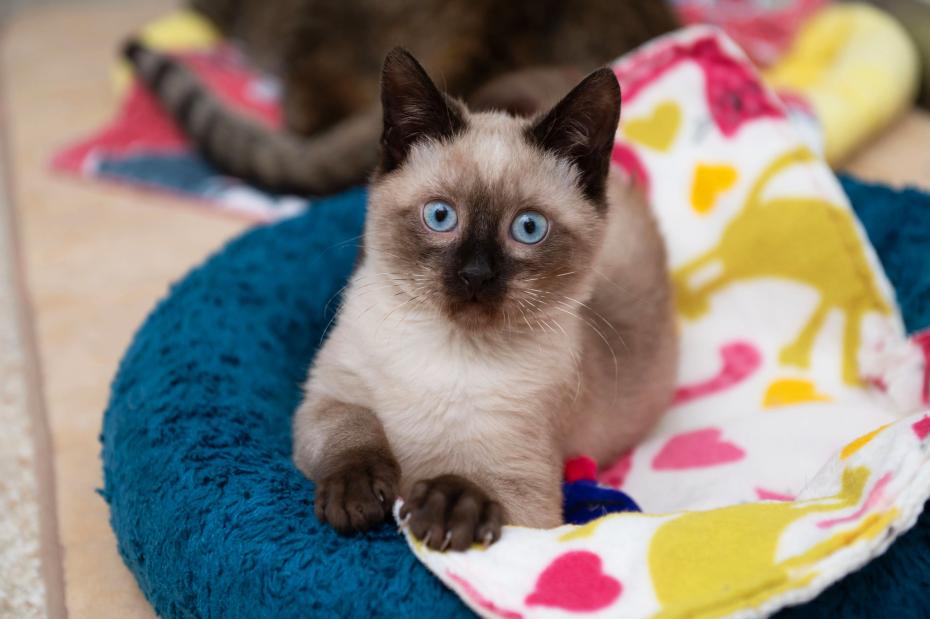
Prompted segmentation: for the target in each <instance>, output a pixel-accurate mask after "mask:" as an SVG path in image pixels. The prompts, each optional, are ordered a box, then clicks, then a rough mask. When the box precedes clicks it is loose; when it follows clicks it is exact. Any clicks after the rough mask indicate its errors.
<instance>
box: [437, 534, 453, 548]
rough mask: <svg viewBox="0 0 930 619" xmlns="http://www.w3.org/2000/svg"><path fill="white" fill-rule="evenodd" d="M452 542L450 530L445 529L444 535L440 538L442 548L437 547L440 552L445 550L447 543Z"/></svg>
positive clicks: (447, 546)
mask: <svg viewBox="0 0 930 619" xmlns="http://www.w3.org/2000/svg"><path fill="white" fill-rule="evenodd" d="M451 543H452V531H446V536H445V537H444V538H443V540H442V548H440V549H439V551H440V552H445V551H446V550H448V548H449V544H451Z"/></svg>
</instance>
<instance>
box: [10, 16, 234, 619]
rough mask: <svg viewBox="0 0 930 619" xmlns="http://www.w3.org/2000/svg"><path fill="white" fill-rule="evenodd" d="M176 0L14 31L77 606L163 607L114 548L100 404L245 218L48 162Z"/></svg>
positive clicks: (15, 103) (98, 112)
mask: <svg viewBox="0 0 930 619" xmlns="http://www.w3.org/2000/svg"><path fill="white" fill-rule="evenodd" d="M172 5H173V3H171V2H168V1H149V2H145V3H139V2H127V1H125V0H124V1H123V2H120V3H118V4H117V3H110V4H107V5H100V6H99V7H93V8H92V7H81V8H80V10H76V9H75V8H73V7H71V6H61V7H43V8H40V9H36V10H32V11H28V12H26V13H24V14H21V15H20V16H19V17H18V18H17V19H15V20H14V22H13V23H12V24H11V25H10V27H9V29H8V30H7V33H6V36H5V37H4V40H3V42H2V60H0V63H2V64H0V75H2V76H3V81H4V84H5V88H4V96H5V99H6V101H5V106H6V116H7V118H6V126H7V130H8V136H7V137H8V139H9V142H10V144H9V148H10V152H11V157H10V159H11V160H12V162H13V165H12V175H13V177H14V181H15V182H14V203H15V205H16V207H17V209H18V219H19V230H18V232H19V236H20V244H21V246H22V248H23V253H24V254H25V255H24V262H25V266H26V278H27V280H28V286H29V292H30V295H31V301H32V305H33V308H34V319H35V329H36V335H37V343H38V348H39V357H40V360H41V368H42V373H43V375H44V392H45V393H44V397H45V404H46V410H47V415H48V419H49V423H50V426H51V434H52V442H53V444H54V449H55V453H56V459H55V466H54V473H55V480H56V482H55V484H56V496H57V502H58V523H59V538H60V543H61V546H62V547H63V550H64V552H63V567H64V579H65V597H66V603H67V608H68V612H69V615H70V616H71V617H73V618H89V619H103V618H106V617H113V618H119V619H132V618H133V617H151V616H152V611H151V609H150V607H149V606H148V604H147V603H146V602H145V600H144V599H143V598H142V595H141V593H140V592H139V590H138V588H137V587H136V585H135V582H134V581H133V580H132V577H131V576H130V575H129V572H128V571H127V570H126V568H125V567H124V566H123V564H122V562H121V561H120V559H119V557H118V555H117V553H116V545H115V540H114V538H113V534H112V532H111V530H110V527H109V524H108V522H107V518H108V512H107V509H106V505H105V503H104V502H103V500H102V499H101V498H100V497H99V496H98V495H96V494H95V492H94V489H95V488H98V487H100V485H101V472H100V461H99V456H98V454H99V444H98V442H97V435H98V433H99V431H100V417H101V412H102V411H103V409H104V407H105V405H106V400H107V390H108V385H109V381H110V379H111V377H112V375H113V372H114V369H115V368H116V364H117V362H118V360H119V358H120V355H121V354H122V352H123V350H124V349H125V347H126V346H127V344H128V342H129V339H130V337H131V335H132V333H133V331H134V330H135V329H136V327H137V326H138V325H139V323H140V322H141V320H142V319H143V318H144V316H145V315H146V313H147V312H148V311H149V310H150V309H151V307H152V304H153V302H154V301H155V300H156V299H157V298H158V297H160V296H162V295H163V294H164V292H165V290H166V287H167V285H168V284H169V283H170V282H171V281H173V280H175V279H177V278H178V277H180V276H181V275H183V274H184V272H185V271H186V270H187V269H188V268H189V267H190V266H191V265H193V264H195V263H197V262H198V261H200V260H202V259H203V257H204V256H205V255H206V254H207V253H208V252H210V251H211V250H212V249H214V248H216V247H217V246H218V245H220V244H221V243H222V242H223V240H224V239H227V238H229V237H230V236H232V235H234V234H236V233H237V232H239V231H240V230H242V229H243V228H244V227H245V223H243V222H241V221H236V220H232V219H228V218H224V217H218V216H216V215H214V214H207V213H203V212H200V211H197V210H196V209H193V208H186V207H181V206H177V204H178V203H176V202H172V201H170V200H166V199H162V198H158V197H152V196H149V195H144V194H139V193H135V192H132V191H129V190H122V189H114V188H111V187H104V186H100V185H96V184H89V183H85V182H82V181H79V180H76V179H70V178H62V177H59V176H55V175H52V174H50V173H49V172H48V171H47V166H46V164H47V162H48V160H49V157H50V156H51V154H52V153H53V151H54V150H55V149H56V148H57V147H60V146H61V143H62V141H63V140H66V139H69V138H75V137H78V136H80V135H81V134H84V133H86V132H87V131H89V130H90V129H93V128H95V127H97V126H99V125H100V124H101V123H103V122H104V121H105V120H106V119H107V118H109V117H111V115H112V114H113V111H114V105H115V100H114V97H113V96H112V94H111V93H112V90H111V88H110V82H109V72H108V69H109V67H111V66H112V62H113V58H114V50H115V48H116V45H117V42H118V41H119V40H120V39H122V38H123V37H124V36H125V35H126V33H129V32H131V31H132V30H133V28H134V27H136V26H138V25H140V24H142V23H144V22H146V21H147V20H149V19H151V18H152V17H154V16H156V15H159V14H161V13H164V12H165V11H166V10H167V9H168V8H169V7H171V6H172Z"/></svg>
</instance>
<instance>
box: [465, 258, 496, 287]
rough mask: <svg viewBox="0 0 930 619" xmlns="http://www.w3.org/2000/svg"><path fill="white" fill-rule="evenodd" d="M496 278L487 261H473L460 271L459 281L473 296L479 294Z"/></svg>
mask: <svg viewBox="0 0 930 619" xmlns="http://www.w3.org/2000/svg"><path fill="white" fill-rule="evenodd" d="M493 277H494V271H493V270H492V269H491V265H489V264H488V262H487V261H486V260H472V261H471V262H469V263H468V264H466V265H465V266H464V267H462V268H461V269H459V279H461V280H462V282H463V283H464V284H465V285H466V286H467V287H468V291H469V292H470V293H471V294H476V293H477V292H479V291H480V290H481V289H482V288H483V287H484V285H485V284H486V283H487V282H488V281H490V280H491V278H493Z"/></svg>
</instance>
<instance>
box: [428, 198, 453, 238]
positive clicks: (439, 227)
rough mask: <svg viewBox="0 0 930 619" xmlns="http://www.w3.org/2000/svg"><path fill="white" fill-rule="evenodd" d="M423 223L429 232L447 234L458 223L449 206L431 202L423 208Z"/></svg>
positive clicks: (444, 203)
mask: <svg viewBox="0 0 930 619" xmlns="http://www.w3.org/2000/svg"><path fill="white" fill-rule="evenodd" d="M423 221H425V222H426V225H427V227H429V229H430V230H435V231H436V232H448V231H449V230H451V229H452V228H454V227H455V224H457V223H458V221H459V216H458V215H456V214H455V209H454V208H452V205H451V204H448V203H446V202H442V201H441V200H433V201H432V202H427V203H426V205H425V206H424V207H423Z"/></svg>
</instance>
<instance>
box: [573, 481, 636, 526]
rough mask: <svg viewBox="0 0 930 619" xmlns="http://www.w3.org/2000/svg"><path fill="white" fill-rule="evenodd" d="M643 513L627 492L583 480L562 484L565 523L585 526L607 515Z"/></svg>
mask: <svg viewBox="0 0 930 619" xmlns="http://www.w3.org/2000/svg"><path fill="white" fill-rule="evenodd" d="M641 511H643V510H641V509H640V508H639V505H637V504H636V501H634V500H633V499H632V498H630V495H628V494H627V493H626V492H623V491H621V490H615V489H614V488H610V487H607V486H600V485H598V483H597V482H596V481H591V480H588V479H582V480H579V481H573V482H564V483H563V484H562V516H563V518H564V520H565V522H568V523H571V524H585V523H588V522H591V521H592V520H597V519H598V518H600V517H601V516H606V515H607V514H616V513H619V512H641Z"/></svg>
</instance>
